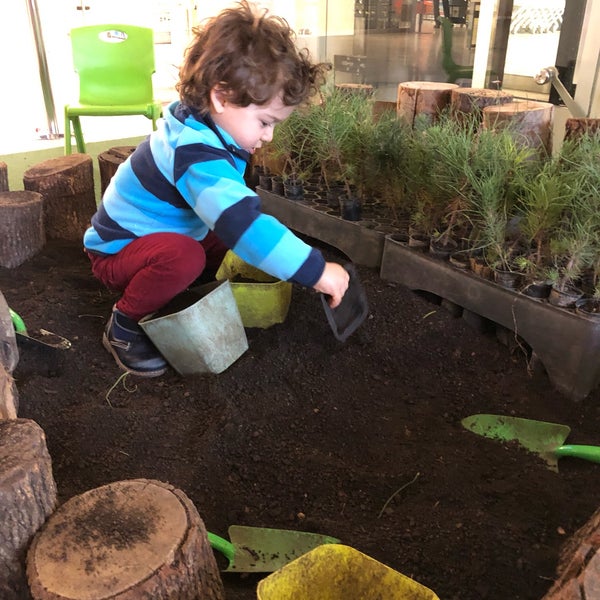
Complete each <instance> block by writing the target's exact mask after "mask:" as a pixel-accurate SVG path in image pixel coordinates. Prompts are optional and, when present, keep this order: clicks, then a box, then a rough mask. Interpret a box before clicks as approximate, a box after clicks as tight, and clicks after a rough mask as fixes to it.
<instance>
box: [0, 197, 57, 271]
mask: <svg viewBox="0 0 600 600" xmlns="http://www.w3.org/2000/svg"><path fill="white" fill-rule="evenodd" d="M45 243H46V230H45V228H44V198H43V196H42V195H41V194H39V193H37V192H28V191H23V190H20V191H15V192H0V267H6V268H7V269H14V268H15V267H18V266H19V265H20V264H22V263H24V262H25V261H26V260H27V259H28V258H31V257H32V256H34V255H35V254H37V253H38V252H39V251H40V250H41V249H42V248H43V247H44V245H45Z"/></svg>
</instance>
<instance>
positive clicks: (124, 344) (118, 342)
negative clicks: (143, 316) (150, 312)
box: [102, 308, 167, 377]
mask: <svg viewBox="0 0 600 600" xmlns="http://www.w3.org/2000/svg"><path fill="white" fill-rule="evenodd" d="M102 344H103V345H104V347H105V348H106V349H107V350H108V351H109V352H110V353H111V354H112V355H113V357H114V359H115V360H116V361H117V364H118V365H119V366H120V367H121V368H122V369H124V370H125V371H129V372H130V373H133V374H134V375H139V376H140V377H158V376H159V375H162V374H163V373H164V372H165V371H166V370H167V361H166V360H165V359H164V358H163V357H162V355H161V353H160V352H159V351H158V350H157V349H156V347H155V346H154V344H153V343H152V342H151V341H150V338H149V337H148V336H147V335H146V334H145V333H144V330H143V329H142V328H141V327H140V326H139V325H138V324H137V323H136V322H135V321H134V320H133V319H131V318H130V317H128V316H126V315H124V314H123V313H122V312H120V311H118V310H117V309H116V308H113V312H112V315H111V316H110V319H109V320H108V323H107V325H106V329H105V330H104V335H103V336H102Z"/></svg>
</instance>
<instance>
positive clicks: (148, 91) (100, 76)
mask: <svg viewBox="0 0 600 600" xmlns="http://www.w3.org/2000/svg"><path fill="white" fill-rule="evenodd" d="M71 47H72V51H73V64H74V67H75V71H76V73H77V74H78V76H79V102H77V103H73V104H67V105H66V106H65V155H68V154H71V123H72V124H73V133H74V134H75V140H76V142H77V151H78V152H82V153H85V141H84V139H83V132H82V130H81V122H80V120H79V118H80V117H82V116H85V117H106V116H123V115H144V116H145V117H147V118H148V119H151V120H152V129H156V121H157V119H158V118H160V116H161V115H162V105H161V103H160V102H158V101H157V100H155V99H154V89H153V84H152V75H153V73H154V72H155V64H154V32H153V31H152V29H150V28H147V27H138V26H136V25H113V24H110V25H90V26H85V27H76V28H74V29H71Z"/></svg>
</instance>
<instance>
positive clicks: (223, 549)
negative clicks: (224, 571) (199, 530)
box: [206, 531, 235, 562]
mask: <svg viewBox="0 0 600 600" xmlns="http://www.w3.org/2000/svg"><path fill="white" fill-rule="evenodd" d="M206 533H207V535H208V541H209V542H210V545H211V548H214V549H215V550H218V551H219V552H220V553H221V554H223V555H224V556H225V558H227V560H228V561H229V562H232V561H233V557H234V556H235V546H234V545H233V544H232V543H231V542H228V541H227V540H226V539H224V538H222V537H219V536H218V535H217V534H216V533H211V532H210V531H207V532H206Z"/></svg>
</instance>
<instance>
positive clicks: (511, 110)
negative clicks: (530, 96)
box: [482, 100, 554, 156]
mask: <svg viewBox="0 0 600 600" xmlns="http://www.w3.org/2000/svg"><path fill="white" fill-rule="evenodd" d="M553 116H554V105H553V104H550V103H549V102H534V101H531V100H522V101H515V102H508V103H507V104H502V105H500V106H486V107H485V108H484V109H483V120H482V126H483V128H484V129H491V130H495V131H498V130H501V129H503V128H509V129H510V130H511V131H512V132H514V135H515V140H516V141H517V142H518V143H520V144H522V145H523V146H526V147H529V148H534V149H535V150H538V151H540V153H542V154H545V155H548V156H549V155H550V154H551V152H552V118H553Z"/></svg>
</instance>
